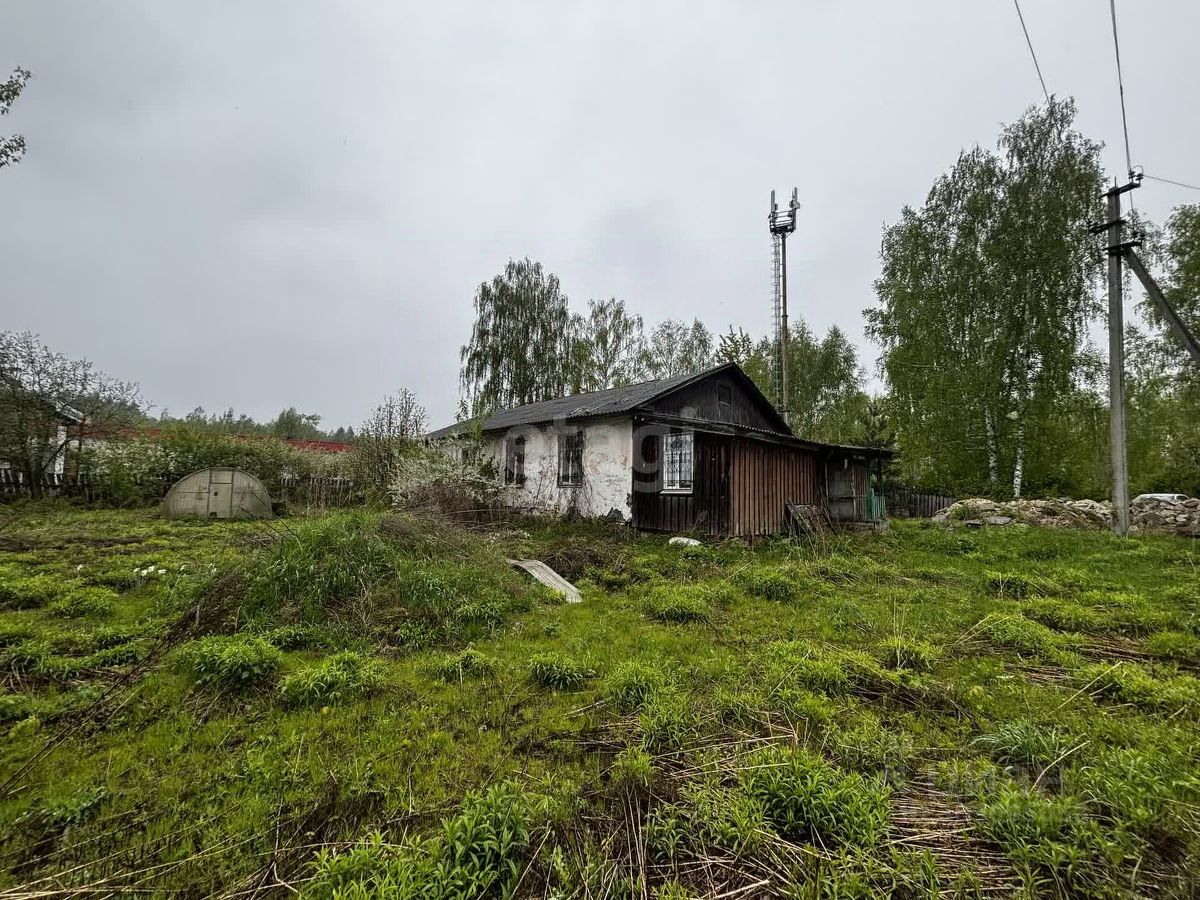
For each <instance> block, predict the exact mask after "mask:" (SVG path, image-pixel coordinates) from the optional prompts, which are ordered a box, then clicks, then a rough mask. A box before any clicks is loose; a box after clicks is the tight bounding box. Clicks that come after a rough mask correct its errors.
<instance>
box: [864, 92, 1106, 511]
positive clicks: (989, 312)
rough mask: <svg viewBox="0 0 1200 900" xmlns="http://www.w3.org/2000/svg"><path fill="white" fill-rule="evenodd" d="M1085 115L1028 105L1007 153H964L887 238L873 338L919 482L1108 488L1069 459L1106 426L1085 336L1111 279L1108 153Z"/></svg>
mask: <svg viewBox="0 0 1200 900" xmlns="http://www.w3.org/2000/svg"><path fill="white" fill-rule="evenodd" d="M1075 115H1076V110H1075V105H1074V102H1073V101H1071V100H1069V99H1067V100H1058V99H1052V100H1051V101H1050V102H1049V103H1047V104H1046V105H1044V106H1038V107H1034V108H1031V109H1029V110H1028V111H1027V112H1026V113H1025V115H1024V116H1022V117H1021V119H1019V120H1018V121H1017V122H1015V123H1012V124H1010V125H1008V126H1006V127H1005V128H1004V130H1003V132H1002V134H1001V136H1000V140H999V144H998V148H997V152H993V151H990V150H985V149H983V148H980V147H974V148H971V149H969V150H965V151H963V152H962V153H961V154H960V155H959V158H958V160H957V162H956V163H955V165H954V166H953V168H952V169H951V170H950V171H949V172H947V173H946V174H944V175H942V176H940V177H939V178H938V179H937V180H936V181H935V183H934V185H933V187H932V188H931V190H930V192H929V195H928V197H927V198H926V200H925V203H924V205H923V206H922V207H920V208H918V209H913V208H911V207H905V208H904V209H903V210H902V211H901V213H900V217H899V221H898V222H897V223H896V224H894V225H891V226H889V227H888V228H887V229H886V230H885V232H884V236H883V242H882V247H881V251H880V252H881V256H882V261H883V271H882V273H881V275H880V278H879V280H878V281H877V282H876V292H877V294H878V298H879V305H878V307H876V308H874V309H870V310H868V311H867V312H866V317H867V331H868V335H869V336H870V337H871V338H873V339H874V340H875V341H876V342H878V343H879V344H880V346H881V347H882V349H883V358H882V367H883V373H884V376H885V378H886V380H887V382H888V384H889V386H890V387H891V389H892V395H893V398H894V402H893V404H892V412H893V414H894V418H893V421H894V424H895V426H896V429H897V437H898V444H899V447H900V450H901V459H902V460H905V461H906V462H904V463H903V465H904V467H905V472H904V475H905V476H906V477H907V478H909V479H911V480H914V481H916V482H918V483H922V484H929V485H930V486H931V487H935V488H937V487H941V488H951V489H955V490H958V491H961V492H968V491H969V492H972V493H975V492H980V491H988V492H994V493H1007V492H1008V491H1009V490H1011V489H1013V488H1015V489H1016V491H1017V492H1019V491H1020V489H1021V488H1022V487H1023V483H1024V482H1026V481H1028V482H1029V483H1030V484H1031V485H1035V486H1037V485H1040V486H1043V488H1046V487H1049V488H1050V489H1053V488H1055V487H1056V488H1059V489H1060V490H1061V489H1067V490H1068V491H1069V492H1072V493H1078V490H1077V489H1078V488H1080V487H1082V488H1083V489H1084V491H1085V492H1087V491H1091V490H1094V489H1096V488H1098V487H1099V484H1098V479H1095V478H1089V477H1087V476H1089V475H1091V473H1093V472H1095V470H1096V467H1095V466H1090V465H1089V462H1090V460H1089V458H1088V456H1089V455H1090V450H1088V451H1087V452H1086V453H1082V452H1081V454H1080V455H1079V456H1077V457H1075V458H1071V457H1070V456H1069V455H1068V454H1066V453H1064V452H1063V447H1064V446H1065V447H1070V448H1079V449H1080V451H1083V450H1084V449H1085V448H1084V445H1085V444H1086V446H1087V448H1090V447H1091V446H1093V445H1094V444H1095V443H1096V441H1094V440H1093V438H1094V437H1096V436H1098V435H1099V433H1101V432H1102V430H1103V427H1104V425H1103V422H1102V421H1100V420H1099V415H1098V414H1096V413H1095V407H1096V406H1098V405H1099V401H1098V398H1095V395H1093V394H1089V393H1087V392H1086V391H1084V390H1083V389H1081V388H1080V386H1079V385H1080V383H1081V382H1082V381H1083V379H1084V377H1085V376H1086V375H1087V374H1088V373H1090V372H1091V371H1092V370H1093V368H1094V367H1093V365H1092V360H1091V358H1090V357H1089V355H1088V353H1087V345H1086V340H1085V336H1086V334H1087V327H1086V326H1087V323H1088V321H1089V319H1090V318H1091V317H1092V316H1093V315H1094V314H1095V313H1096V311H1097V310H1096V302H1095V294H1094V292H1093V287H1094V285H1095V283H1096V281H1097V279H1098V277H1099V274H1100V267H1099V258H1098V257H1097V256H1096V254H1095V246H1094V242H1093V240H1092V239H1091V236H1090V235H1089V234H1088V231H1087V226H1088V224H1089V223H1091V222H1095V221H1097V220H1098V219H1099V218H1101V217H1102V216H1103V210H1102V209H1101V208H1100V202H1099V194H1100V191H1101V183H1102V176H1101V167H1100V159H1099V151H1100V145H1099V144H1097V143H1095V142H1093V141H1090V140H1088V139H1087V138H1085V137H1083V136H1082V135H1081V134H1079V133H1078V132H1077V131H1075V130H1074V120H1075ZM1081 395H1082V396H1081ZM1081 438H1082V439H1081ZM1101 474H1102V473H1101ZM1081 475H1082V476H1083V477H1082V478H1081ZM1081 482H1082V483H1081ZM1010 485H1011V486H1012V487H1011V488H1010V487H1009V486H1010Z"/></svg>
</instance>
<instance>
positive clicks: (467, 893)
mask: <svg viewBox="0 0 1200 900" xmlns="http://www.w3.org/2000/svg"><path fill="white" fill-rule="evenodd" d="M530 814H531V810H530V802H529V799H528V797H527V796H526V795H525V794H524V793H523V792H522V791H521V789H520V787H518V786H517V785H516V784H514V783H512V782H508V781H505V782H501V783H499V784H496V785H493V786H492V787H490V788H488V789H487V790H486V791H483V792H482V793H469V794H467V796H466V798H465V800H464V801H463V805H462V809H461V810H460V811H459V813H458V814H457V815H455V816H452V817H450V818H448V819H446V820H445V821H444V822H443V824H442V829H441V833H440V834H439V835H438V837H437V838H436V839H435V840H433V841H430V842H427V843H426V844H418V845H402V846H399V847H395V846H390V845H387V844H385V843H384V842H383V839H382V837H380V836H378V835H376V836H374V837H372V838H371V839H369V840H368V841H367V842H366V843H365V844H363V845H360V846H359V847H356V848H354V849H352V850H350V851H347V852H345V853H329V852H323V853H321V854H320V855H318V857H317V860H316V862H315V863H314V864H313V871H314V878H313V880H312V881H311V882H310V883H309V884H308V885H307V886H306V888H305V894H306V895H307V896H310V897H314V898H322V900H323V898H330V900H332V898H335V897H354V898H362V900H366V898H367V897H380V896H385V897H397V898H405V900H416V898H418V897H419V898H423V900H466V898H484V897H493V896H494V897H504V896H510V895H511V892H512V890H513V888H514V886H515V884H516V881H517V879H518V878H519V877H520V873H521V867H522V862H523V860H524V857H525V854H526V853H527V852H528V850H529V842H530Z"/></svg>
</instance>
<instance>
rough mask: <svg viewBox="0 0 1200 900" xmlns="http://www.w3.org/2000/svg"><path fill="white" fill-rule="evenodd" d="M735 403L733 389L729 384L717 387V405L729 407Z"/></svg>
mask: <svg viewBox="0 0 1200 900" xmlns="http://www.w3.org/2000/svg"><path fill="white" fill-rule="evenodd" d="M732 402H733V388H731V387H730V386H729V385H727V384H718V385H717V403H719V404H720V405H721V406H728V405H729V404H730V403H732Z"/></svg>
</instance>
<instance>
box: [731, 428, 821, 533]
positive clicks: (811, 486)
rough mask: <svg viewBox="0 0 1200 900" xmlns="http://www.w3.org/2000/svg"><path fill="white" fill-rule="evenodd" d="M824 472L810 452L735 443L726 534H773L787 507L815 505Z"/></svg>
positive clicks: (758, 443)
mask: <svg viewBox="0 0 1200 900" xmlns="http://www.w3.org/2000/svg"><path fill="white" fill-rule="evenodd" d="M823 468H824V466H823V465H822V462H821V460H820V458H819V457H818V456H817V454H816V453H815V452H813V451H811V450H805V449H802V448H798V447H788V446H784V445H780V444H768V443H763V442H761V441H754V440H738V441H735V442H734V447H733V459H732V464H731V466H730V472H729V480H730V508H729V521H730V534H733V535H736V536H739V537H754V536H756V535H764V534H777V533H779V532H781V531H784V530H785V529H786V522H785V518H784V512H785V510H784V507H785V505H786V504H788V503H802V504H813V503H818V502H820V497H821V492H822V488H821V483H820V474H821V472H822V470H823Z"/></svg>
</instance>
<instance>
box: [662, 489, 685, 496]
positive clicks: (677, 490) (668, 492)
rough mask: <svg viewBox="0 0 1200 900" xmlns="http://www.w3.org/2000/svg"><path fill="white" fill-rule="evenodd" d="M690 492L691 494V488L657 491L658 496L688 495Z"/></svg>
mask: <svg viewBox="0 0 1200 900" xmlns="http://www.w3.org/2000/svg"><path fill="white" fill-rule="evenodd" d="M691 492H692V489H691V488H663V489H662V490H661V491H659V493H660V494H684V495H686V494H690V493H691Z"/></svg>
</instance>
